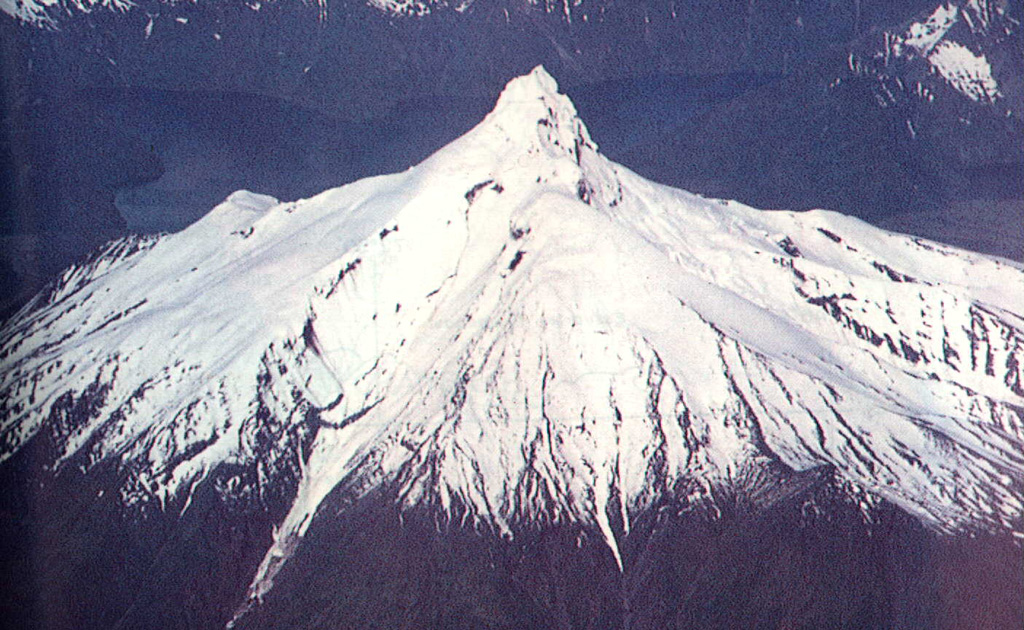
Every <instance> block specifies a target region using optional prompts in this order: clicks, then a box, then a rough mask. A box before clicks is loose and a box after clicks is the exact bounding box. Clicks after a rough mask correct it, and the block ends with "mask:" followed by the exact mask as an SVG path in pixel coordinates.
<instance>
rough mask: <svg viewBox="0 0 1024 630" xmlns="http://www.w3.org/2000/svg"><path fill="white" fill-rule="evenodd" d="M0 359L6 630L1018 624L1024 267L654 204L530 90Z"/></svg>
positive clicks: (34, 329)
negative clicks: (387, 168)
mask: <svg viewBox="0 0 1024 630" xmlns="http://www.w3.org/2000/svg"><path fill="white" fill-rule="evenodd" d="M282 167H283V168H284V167H286V166H285V165H282ZM0 359H2V361H3V367H2V374H0V391H2V397H0V399H2V403H0V454H2V458H3V461H2V463H0V483H2V484H3V487H4V489H5V491H4V493H3V495H4V499H3V505H2V506H0V507H2V514H3V519H2V522H0V526H2V528H3V529H2V532H0V533H2V534H3V539H4V540H5V545H6V546H8V547H9V549H8V552H7V553H6V554H5V558H6V559H5V564H6V566H5V569H7V570H6V571H4V574H5V575H6V576H8V577H7V578H5V585H4V591H5V593H6V595H5V602H4V604H3V612H4V614H6V615H8V618H10V619H14V620H16V621H17V622H20V623H21V624H22V627H39V628H94V627H95V628H111V627H115V628H135V627H138V628H147V627H157V626H159V627H168V626H171V627H178V626H180V627H189V628H196V627H211V628H212V627H225V626H230V627H236V628H280V627H288V628H326V627H380V628H395V627H407V628H428V627H429V628H463V627H464V628H478V627H487V628H506V627H507V628H513V627H515V628H523V627H529V628H583V627H594V628H596V627H601V628H611V627H623V628H625V627H629V628H664V627H687V628H730V627H732V628H734V627H759V628H760V627H763V628H798V627H836V628H840V627H842V628H847V627H849V628H863V627H893V628H896V627H907V628H910V627H935V628H939V627H949V628H1003V627H1019V626H1020V623H1021V611H1022V607H1021V597H1022V594H1024V589H1022V572H1021V571H1020V568H1021V548H1020V543H1019V540H1020V538H1021V537H1022V534H1021V531H1022V513H1024V502H1022V501H1024V498H1022V490H1024V380H1022V365H1024V267H1022V266H1021V265H1020V264H1019V263H1015V262H1010V261H1008V260H1003V259H1000V258H996V257H990V256H985V255H982V254H975V253H971V252H968V251H965V250H961V249H957V248H955V247H952V246H947V245H943V244H940V243H938V242H932V241H927V240H924V239H921V238H915V237H912V236H906V235H901V234H897V233H892V232H887V231H883V230H880V229H878V228H875V227H871V226H869V225H867V224H866V223H863V222H861V221H859V220H857V219H854V218H850V217H846V216H843V215H840V214H837V213H833V212H829V211H824V210H814V211H808V212H784V211H771V212H768V211H761V210H756V209H753V208H750V207H747V206H744V205H742V204H739V203H736V202H730V201H722V200H717V199H707V198H703V197H700V196H697V195H693V194H690V193H687V192H684V191H680V190H677V189H672V188H668V187H665V186H661V185H658V184H655V183H653V182H650V181H647V180H644V179H643V178H641V177H640V176H638V175H637V174H635V173H633V172H631V171H629V170H628V169H626V168H624V167H622V166H619V165H617V164H615V163H613V162H611V161H609V160H607V159H606V158H604V157H603V156H602V155H601V154H600V153H599V152H598V150H597V146H596V145H595V143H594V142H593V141H592V139H591V138H590V135H589V133H588V131H587V129H586V127H585V125H584V124H583V122H582V121H581V120H580V119H579V117H578V116H577V114H576V110H575V107H574V106H573V104H572V103H571V102H570V100H569V99H568V98H567V97H565V96H564V95H562V94H560V93H559V92H558V88H557V85H556V84H555V81H554V80H553V79H552V78H551V76H550V75H548V74H547V73H546V72H545V71H544V69H543V68H540V67H538V68H537V69H535V70H534V71H533V72H531V73H530V74H528V75H526V76H523V77H519V78H517V79H514V80H513V81H512V82H510V83H509V84H508V86H507V87H506V88H505V90H504V91H503V92H502V94H501V96H500V98H499V99H498V102H497V104H496V106H495V108H494V110H493V111H492V112H491V113H490V114H489V115H488V116H487V117H486V118H485V119H484V120H483V122H481V123H480V124H479V125H478V126H476V127H475V128H474V129H472V130H471V131H469V132H468V133H467V134H465V135H464V136H462V137H461V138H459V139H457V140H456V141H454V142H453V143H451V144H450V145H448V146H446V147H445V148H443V149H441V150H440V151H438V152H437V153H435V154H434V155H432V156H431V157H429V158H428V159H427V160H425V161H424V162H422V163H421V164H419V165H417V166H415V167H412V168H410V169H409V170H408V171H406V172H403V173H397V174H392V175H385V176H380V177H374V178H370V179H365V180H360V181H358V182H355V183H352V184H349V185H346V186H343V187H341V188H337V189H333V190H329V191H326V192H324V193H322V194H320V195H317V196H315V197H312V198H309V199H304V200H300V201H295V202H280V201H278V200H276V199H273V198H270V197H267V196H264V195H259V194H255V193H251V192H247V191H240V192H237V193H235V194H233V195H231V196H230V197H229V198H228V199H227V200H225V201H224V202H223V203H222V204H220V205H219V206H217V207H216V208H214V209H213V210H211V211H210V212H209V213H208V214H207V215H206V216H205V217H204V218H203V219H201V220H200V221H198V222H197V223H195V224H194V225H192V226H190V227H189V228H187V229H185V230H184V231H182V232H179V233H175V234H169V235H162V236H158V237H130V238H126V239H122V240H118V241H115V242H112V243H110V244H109V245H107V246H106V247H105V248H103V249H102V250H100V251H98V252H97V253H96V254H95V255H94V256H92V257H91V258H90V259H88V260H85V261H83V262H82V263H80V264H78V265H75V266H74V267H72V268H70V269H68V270H67V271H65V272H64V273H63V275H62V276H61V277H60V278H59V279H57V280H56V281H55V282H54V283H53V284H52V285H51V286H50V287H49V288H48V289H47V290H46V291H44V292H43V293H41V294H40V295H38V296H37V297H36V298H35V299H34V300H32V301H31V302H30V303H29V304H28V305H27V306H26V307H24V308H23V309H22V310H21V311H20V312H19V313H18V314H16V315H15V316H14V317H12V318H11V319H10V320H9V321H7V322H6V323H5V324H4V326H3V329H2V332H0ZM97 578H99V579H97ZM173 620H177V621H173ZM175 624H177V625H175ZM1014 624H1016V626H1015V625H1014Z"/></svg>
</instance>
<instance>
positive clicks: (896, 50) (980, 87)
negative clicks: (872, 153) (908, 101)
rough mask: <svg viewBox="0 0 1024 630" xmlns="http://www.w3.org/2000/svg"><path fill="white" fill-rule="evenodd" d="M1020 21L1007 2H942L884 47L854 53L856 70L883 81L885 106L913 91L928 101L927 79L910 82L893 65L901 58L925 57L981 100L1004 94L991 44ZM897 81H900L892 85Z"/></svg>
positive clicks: (957, 87) (949, 79)
mask: <svg viewBox="0 0 1024 630" xmlns="http://www.w3.org/2000/svg"><path fill="white" fill-rule="evenodd" d="M1019 29H1020V24H1019V23H1018V22H1017V21H1016V20H1014V19H1013V18H1012V17H1010V16H1009V15H1008V14H1007V12H1006V7H1005V6H1004V5H1003V3H1000V2H993V1H990V0H968V1H967V2H961V3H954V2H948V3H946V4H943V5H940V6H938V7H937V8H936V9H935V10H934V11H933V12H932V13H931V14H930V15H929V16H928V17H927V18H926V19H924V20H922V21H920V22H915V23H913V24H911V25H910V26H909V27H908V28H907V29H906V31H904V32H902V33H890V32H886V33H885V34H884V36H885V41H884V45H883V46H882V50H880V51H876V52H874V53H873V54H872V55H871V56H869V57H863V56H858V55H855V54H853V53H851V55H850V63H849V65H850V70H851V71H852V72H853V73H854V74H857V75H874V76H877V77H878V78H879V79H881V80H882V81H883V84H884V85H883V90H882V93H881V94H880V96H879V98H880V99H881V101H882V104H883V106H884V105H886V104H887V101H889V100H891V99H895V96H894V92H896V91H900V90H907V91H908V93H916V94H917V95H918V96H921V97H924V98H925V99H926V100H931V99H932V98H933V96H932V93H931V90H930V89H929V88H928V87H927V86H926V85H925V84H924V83H921V82H918V84H917V85H916V86H906V85H904V84H903V81H902V80H901V79H900V78H899V76H898V72H893V71H892V70H890V67H891V66H893V65H894V64H895V63H896V61H897V60H899V61H900V62H903V63H914V62H915V60H923V61H924V63H926V64H927V66H928V68H929V70H930V72H931V73H933V74H935V75H937V76H939V77H941V78H942V80H944V81H945V82H946V83H947V84H948V85H949V86H950V87H951V88H953V89H954V90H956V91H957V92H959V93H960V94H962V95H963V96H965V97H967V98H969V99H971V100H972V101H976V102H979V103H993V102H995V101H997V100H998V99H1000V98H1002V96H1003V95H1002V93H1001V92H1000V88H999V82H998V80H997V78H996V76H995V74H994V72H993V69H992V64H991V63H990V62H989V60H988V58H987V57H986V51H985V50H984V46H985V45H990V44H992V43H995V45H1001V43H1002V42H1008V43H1009V42H1010V36H1012V35H1013V34H1014V33H1016V32H1017V31H1018V30H1019ZM890 83H894V84H895V85H889V84H890Z"/></svg>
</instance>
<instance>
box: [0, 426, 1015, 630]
mask: <svg viewBox="0 0 1024 630" xmlns="http://www.w3.org/2000/svg"><path fill="white" fill-rule="evenodd" d="M34 446H35V448H29V449H26V450H25V451H23V453H22V454H21V455H19V456H18V457H16V458H15V459H13V460H11V461H10V462H7V463H6V464H4V466H3V467H2V468H0V474H2V479H0V481H2V484H3V486H2V490H3V493H2V499H0V501H2V506H0V544H2V549H0V552H2V553H0V558H2V560H0V562H2V567H0V568H2V575H3V578H2V580H3V582H2V585H0V593H2V596H0V597H2V599H0V616H2V618H3V619H4V622H5V626H6V627H11V628H25V629H41V630H42V629H45V630H57V629H69V630H70V629H76V630H83V629H100V628H104V629H108V628H119V629H129V628H132V629H136V628H137V629H148V628H161V629H166V628H182V629H185V628H188V629H200V628H211V629H213V628H223V627H224V625H225V624H226V623H227V621H228V620H229V619H230V618H231V616H232V614H233V612H234V611H235V610H236V609H237V606H238V604H239V603H240V602H241V601H242V600H243V598H244V593H245V590H246V586H247V585H248V582H249V580H250V579H251V577H252V575H253V573H254V572H255V569H256V566H257V564H258V563H259V561H260V559H261V555H262V553H263V551H264V550H265V549H266V548H267V546H268V545H269V544H270V536H271V529H272V524H273V523H274V522H275V521H276V520H278V519H280V518H281V512H280V510H282V509H283V508H284V507H286V506H285V502H284V501H283V500H279V501H278V504H277V505H276V506H273V507H268V506H260V507H253V506H245V505H243V504H239V503H228V502H225V501H223V500H222V499H221V497H220V495H219V494H218V493H217V492H216V490H214V487H215V485H216V484H203V485H202V486H200V488H199V490H198V492H197V493H196V495H195V497H194V498H193V501H192V503H191V505H190V506H189V507H188V509H187V510H185V511H184V514H183V516H181V518H178V516H177V515H178V514H179V513H180V512H181V509H182V507H183V506H181V505H168V506H167V511H166V512H161V511H151V512H150V513H149V514H148V515H147V516H145V517H144V518H140V517H132V518H127V517H125V516H124V514H123V510H122V508H121V507H120V506H119V503H118V501H117V500H116V498H112V497H111V496H110V495H109V494H104V495H103V496H98V495H99V494H100V490H99V488H100V487H101V485H104V484H102V483H101V482H102V480H103V478H104V477H107V479H106V480H107V481H110V478H109V477H110V473H108V474H107V475H96V476H95V477H90V479H89V480H84V479H83V478H82V477H81V476H79V475H77V474H75V473H73V472H71V471H70V470H69V471H68V472H65V473H63V474H62V475H61V476H59V477H58V478H57V479H56V480H54V479H48V477H47V473H43V472H42V471H40V470H39V469H38V468H33V466H34V465H35V463H36V462H39V461H46V458H44V457H40V454H41V449H45V445H41V444H40V441H36V442H35V444H34ZM33 454H35V456H33ZM32 470H34V471H35V472H33V473H32V474H28V475H27V474H26V471H32ZM227 472H228V471H224V473H223V474H222V475H215V477H216V476H223V477H227V476H228V475H227ZM620 547H621V551H622V555H623V562H624V565H625V571H624V572H621V573H620V572H619V570H618V567H617V566H616V564H615V560H614V558H613V556H612V554H611V552H610V550H609V549H608V547H607V546H606V545H605V543H604V541H603V540H602V539H601V537H600V535H598V534H596V533H594V532H589V531H586V530H585V529H581V528H579V527H574V526H569V525H547V526H545V527H543V528H534V529H529V530H524V531H519V532H517V533H516V535H515V537H514V538H508V537H504V538H502V537H501V536H499V535H497V534H493V533H490V532H487V533H480V532H477V531H475V530H473V529H472V528H471V527H469V526H458V525H454V524H446V523H444V522H442V521H438V520H436V519H434V518H433V517H432V516H431V514H430V513H429V512H427V511H425V510H422V509H420V510H416V511H411V512H410V511H407V512H404V513H402V514H400V513H399V510H398V508H397V506H396V504H395V503H394V502H393V501H391V500H390V499H385V498H384V497H383V496H382V495H379V494H378V495H377V496H374V497H371V498H368V499H365V500H363V501H361V502H359V503H358V504H356V505H345V504H344V502H343V501H342V499H340V498H335V499H333V500H329V501H328V502H327V503H325V506H324V508H323V509H322V510H321V512H320V514H319V516H318V517H317V518H316V520H315V521H314V522H313V524H312V525H311V527H310V530H309V532H308V534H307V536H306V538H305V539H304V541H303V542H302V544H301V545H300V547H299V549H298V551H297V553H296V555H295V557H294V558H293V559H292V560H291V561H290V562H289V563H287V564H286V565H285V566H284V568H283V569H282V571H281V572H280V574H278V576H277V579H276V584H275V586H274V588H273V589H272V590H271V591H270V592H269V594H268V595H267V597H266V599H265V601H264V603H263V604H262V605H260V606H256V607H254V608H253V609H251V610H250V611H249V612H248V613H247V614H246V615H244V616H243V617H242V618H241V619H240V620H239V621H238V623H237V627H238V628H249V629H256V628H290V629H294V630H301V629H304V628H309V629H312V628H416V629H432V628H436V629H442V628H443V629H446V630H447V629H458V628H466V629H469V628H493V629H501V628H508V629H512V628H531V629H569V628H573V629H575V628H630V629H633V630H638V629H646V628H650V629H654V628H700V629H718V628H721V629H727V628H772V629H777V628H816V629H817V628H908V629H910V628H932V629H950V630H952V629H964V630H967V629H971V630H983V629H992V630H1002V629H1004V628H1019V627H1021V625H1022V623H1024V617H1022V609H1024V601H1022V600H1024V572H1022V567H1024V557H1022V553H1021V548H1020V546H1019V545H1018V544H1016V543H1015V542H1014V541H1012V540H1010V539H1008V538H1005V537H992V536H987V535H978V536H976V537H959V538H950V537H940V536H937V535H935V534H933V533H931V532H929V531H927V530H925V529H924V528H922V527H921V525H920V524H919V523H918V522H917V521H916V520H915V519H913V518H911V517H910V516H908V515H906V514H905V513H903V512H902V511H901V510H899V509H897V508H895V507H893V506H891V505H881V506H878V507H876V508H875V510H874V511H873V512H872V519H871V522H868V523H865V520H864V517H863V514H862V512H861V511H860V508H859V506H857V505H856V504H855V503H854V502H852V501H851V500H850V498H849V495H848V494H847V493H846V492H845V491H844V490H842V489H840V488H839V487H838V484H836V483H834V482H833V481H832V480H831V476H830V475H821V476H820V478H819V479H817V480H816V481H814V482H812V483H811V484H810V485H809V486H807V487H805V488H804V489H803V490H801V491H800V492H798V493H796V494H793V495H791V496H789V497H788V498H786V499H784V500H780V501H778V502H776V503H774V505H772V506H771V507H769V508H767V509H757V508H754V507H752V506H751V502H750V501H749V500H747V499H743V498H740V497H718V499H717V503H716V504H715V505H714V506H703V507H698V508H690V509H687V510H681V509H679V508H678V506H675V505H664V506H662V507H661V508H660V509H657V510H653V511H651V512H649V513H647V514H646V515H645V516H643V517H642V518H639V519H638V520H637V521H636V522H634V523H633V528H632V531H631V533H630V534H629V535H627V536H624V537H622V539H621V541H620Z"/></svg>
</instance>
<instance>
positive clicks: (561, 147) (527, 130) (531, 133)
mask: <svg viewBox="0 0 1024 630" xmlns="http://www.w3.org/2000/svg"><path fill="white" fill-rule="evenodd" d="M489 125H494V126H497V127H500V128H501V129H502V131H504V133H505V134H506V135H508V136H511V137H514V138H524V139H532V138H533V137H535V134H539V136H540V138H541V140H542V144H543V145H545V146H547V147H548V148H549V149H555V153H563V152H565V151H566V150H567V149H571V150H575V149H579V148H580V147H587V148H589V149H591V151H596V150H597V145H596V144H594V142H593V140H591V138H590V133H589V132H588V131H587V127H586V125H584V124H583V121H582V120H580V118H579V115H578V113H577V112H576V106H575V105H574V104H573V102H572V100H571V99H570V98H569V97H568V96H566V95H565V94H562V93H561V92H559V89H558V82H557V81H555V78H554V77H552V76H551V74H549V73H548V71H547V70H545V69H544V66H537V67H536V68H534V69H533V70H531V71H530V72H529V73H527V74H525V75H523V76H520V77H516V78H514V79H512V80H511V81H509V82H508V84H507V85H506V86H505V89H504V90H502V92H501V95H500V96H499V97H498V100H497V103H495V106H494V109H493V110H492V111H491V113H490V115H488V117H487V118H486V119H485V121H484V123H483V125H482V126H489ZM572 157H573V158H574V159H575V158H577V157H578V156H577V155H576V154H575V153H573V154H572Z"/></svg>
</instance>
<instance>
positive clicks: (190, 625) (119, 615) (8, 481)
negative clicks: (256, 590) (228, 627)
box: [0, 440, 286, 630]
mask: <svg viewBox="0 0 1024 630" xmlns="http://www.w3.org/2000/svg"><path fill="white" fill-rule="evenodd" d="M44 450H45V446H44V445H41V443H40V440H33V442H32V444H31V446H30V447H29V448H27V449H24V450H23V451H21V452H20V453H19V454H18V455H16V456H15V457H14V458H12V459H11V460H9V461H7V462H5V463H4V464H3V465H0V545H2V546H0V619H2V622H0V626H3V627H9V628H19V629H24V630H31V629H38V630H93V629H95V630H100V629H102V630H109V629H111V628H118V629H123V630H128V629H148V628H161V629H173V628H181V629H201V628H222V627H224V625H225V624H226V623H227V621H228V620H229V619H230V618H231V615H232V614H233V612H234V609H235V607H236V606H237V603H238V602H239V601H240V600H241V599H242V598H243V597H244V595H245V591H246V588H247V586H248V583H249V580H250V579H251V576H252V575H253V573H254V572H255V570H256V566H257V565H258V563H259V561H260V560H261V559H262V555H263V552H264V551H265V550H266V549H267V547H268V546H269V545H270V542H271V527H272V525H271V524H272V523H273V522H274V521H275V519H280V518H281V512H280V509H281V508H282V507H286V506H277V508H278V509H276V510H274V509H268V508H266V507H260V508H255V507H249V508H246V507H243V506H239V505H238V504H228V503H225V502H224V501H223V500H222V499H221V498H220V496H219V495H218V494H217V493H216V491H215V490H214V489H213V484H209V483H207V484H202V485H200V486H199V488H198V489H197V491H196V494H195V496H194V497H193V499H192V502H191V504H190V505H189V506H188V509H187V510H185V511H184V513H183V514H182V508H183V507H184V505H183V503H181V502H180V501H179V502H176V503H173V504H168V505H167V509H166V511H161V510H159V509H158V507H157V506H151V509H149V510H147V511H146V513H145V515H144V516H143V515H140V514H138V513H130V512H129V511H127V510H126V509H125V508H124V507H123V506H121V504H120V499H119V497H118V493H116V492H111V491H110V490H109V488H111V487H117V484H116V483H115V482H116V478H117V477H116V474H115V473H113V472H112V471H94V472H93V473H91V474H90V475H89V476H88V477H85V476H83V475H81V474H80V473H78V472H77V471H76V470H74V469H71V467H69V468H68V469H65V470H64V471H63V472H62V473H61V474H60V475H58V476H57V477H56V478H54V477H53V476H52V475H50V474H49V473H46V472H45V471H43V470H42V469H41V468H40V467H39V466H38V462H40V461H52V460H48V458H47V457H46V456H42V454H41V451H44ZM216 474H218V473H215V475H216ZM225 474H226V471H225ZM102 488H108V490H106V491H105V492H104V491H102V490H101V489H102ZM179 515H180V516H179Z"/></svg>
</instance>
